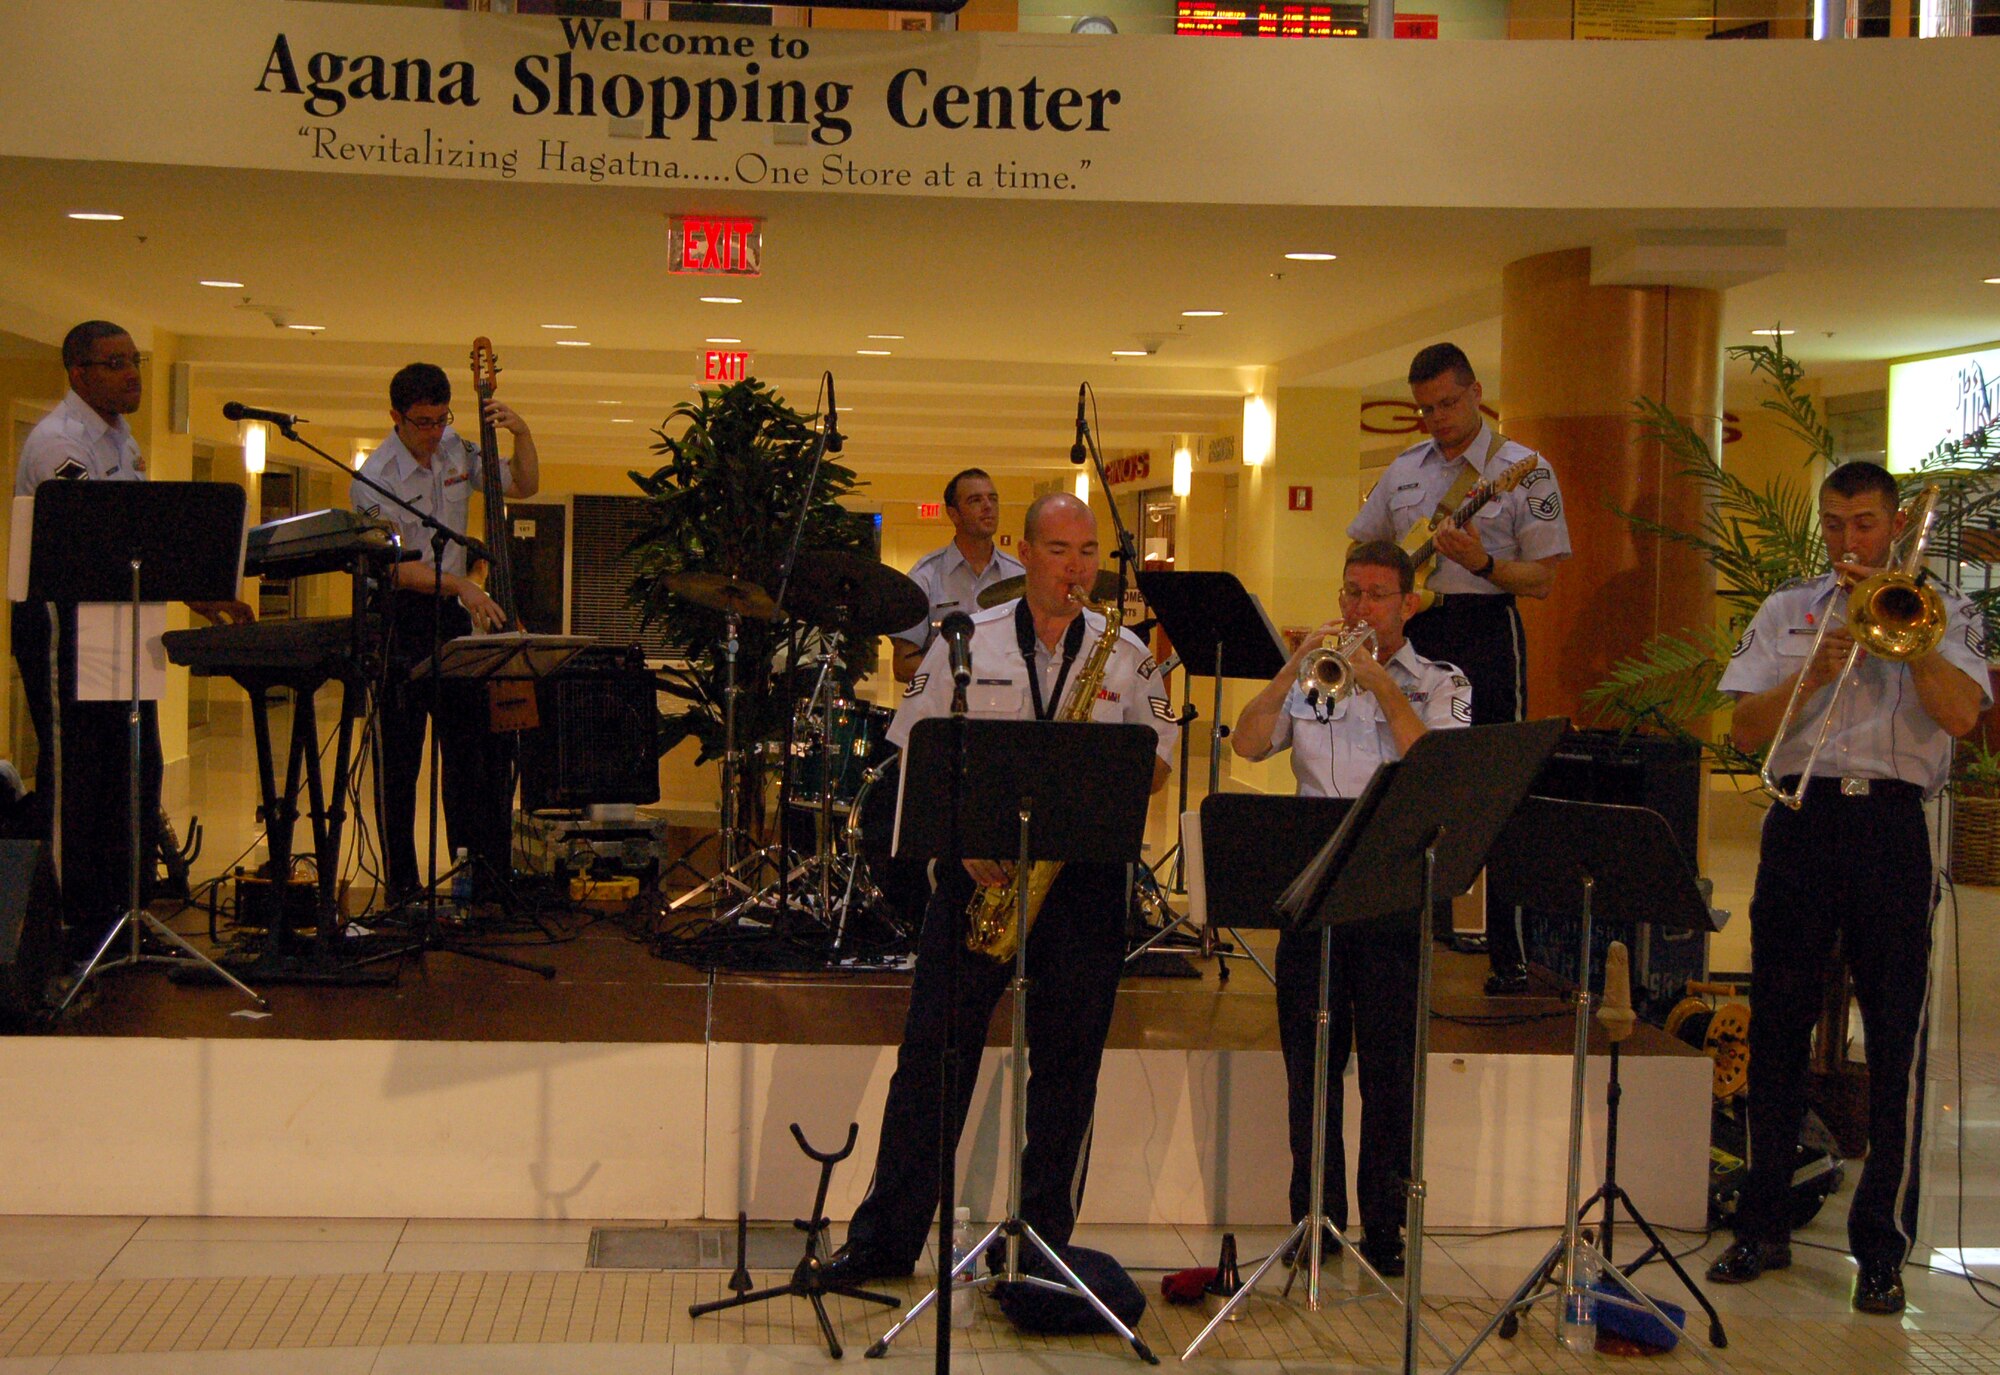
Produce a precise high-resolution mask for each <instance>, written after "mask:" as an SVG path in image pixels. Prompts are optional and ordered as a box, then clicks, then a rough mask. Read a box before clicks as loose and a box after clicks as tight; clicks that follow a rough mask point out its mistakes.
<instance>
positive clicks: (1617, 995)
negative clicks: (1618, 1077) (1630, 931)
mask: <svg viewBox="0 0 2000 1375" xmlns="http://www.w3.org/2000/svg"><path fill="white" fill-rule="evenodd" d="M1597 1020H1598V1021H1600V1022H1602V1023H1604V1030H1605V1034H1606V1035H1608V1036H1610V1037H1611V1039H1612V1040H1613V1041H1622V1040H1624V1039H1625V1038H1626V1037H1627V1036H1630V1035H1631V1034H1632V1023H1633V1021H1634V1020H1635V1019H1634V1017H1633V1015H1632V961H1631V957H1630V956H1629V955H1627V954H1626V952H1625V942H1624V941H1613V942H1611V947H1610V948H1609V949H1608V950H1606V951H1605V952H1604V1001H1603V1002H1601V1003H1599V1004H1598V1007H1597Z"/></svg>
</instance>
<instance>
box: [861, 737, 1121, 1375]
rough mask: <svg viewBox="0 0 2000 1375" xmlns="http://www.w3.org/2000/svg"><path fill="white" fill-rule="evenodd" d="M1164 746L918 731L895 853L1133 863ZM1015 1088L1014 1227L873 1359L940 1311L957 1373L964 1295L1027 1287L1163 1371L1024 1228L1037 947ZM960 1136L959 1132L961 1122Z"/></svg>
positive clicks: (978, 1251) (947, 1204)
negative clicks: (1034, 1257) (998, 1264)
mask: <svg viewBox="0 0 2000 1375" xmlns="http://www.w3.org/2000/svg"><path fill="white" fill-rule="evenodd" d="M1157 743H1158V736H1156V735H1155V734H1154V733H1153V730H1152V728H1151V727H1149V726H1143V725H1113V724H1108V723H1101V722H1092V721H978V720H971V719H968V718H966V717H963V716H953V717H935V718H930V719H926V720H922V721H919V722H917V724H916V727H915V729H914V730H912V731H911V733H910V745H909V748H908V749H907V750H905V751H904V754H903V760H904V767H903V771H902V776H901V777H902V784H901V791H900V793H899V794H898V797H897V815H896V842H895V853H896V854H897V856H898V857H899V858H900V857H908V856H914V857H918V858H935V859H936V860H937V861H938V862H939V863H940V864H956V863H958V862H959V861H960V860H961V859H995V860H1012V861H1013V862H1014V863H1015V864H1017V865H1027V864H1030V863H1034V862H1037V861H1043V860H1054V861H1070V860H1075V861H1080V862H1081V861H1087V862H1091V863H1098V864H1129V863H1133V862H1135V861H1137V860H1138V858H1139V856H1140V852H1141V850H1142V849H1143V847H1144V844H1145V835H1146V810H1147V802H1148V799H1149V796H1150V794H1151V791H1152V786H1151V785H1152V776H1153V758H1154V749H1155V747H1156V745H1157ZM1016 886H1017V888H1018V890H1019V893H1020V904H1019V907H1018V909H1017V910H1016V913H1015V917H1016V920H1018V921H1021V922H1022V929H1023V930H1025V929H1026V915H1027V907H1028V885H1027V884H1025V883H1023V884H1019V885H1016ZM961 944H962V941H961V940H956V939H955V940H953V941H952V943H951V946H952V956H953V957H952V962H951V965H950V967H949V969H948V970H947V979H946V986H947V1002H946V1005H947V1007H951V1008H953V1009H955V1007H956V1003H957V971H958V959H959V955H958V947H959V946H960V945H961ZM1009 989H1010V992H1011V994H1012V1000H1013V1032H1012V1038H1011V1040H1010V1042H1009V1044H1010V1045H1011V1047H1012V1053H1013V1067H1012V1071H1011V1074H1010V1080H1011V1084H1010V1087H1011V1089H1012V1095H1011V1096H1012V1103H1011V1109H1012V1110H1011V1112H1010V1113H1009V1118H1008V1121H1009V1135H1008V1147H1009V1153H1010V1155H1011V1156H1012V1157H1013V1162H1014V1168H1013V1171H1012V1176H1011V1178H1010V1180H1009V1182H1008V1185H1007V1216H1006V1218H1005V1219H1004V1220H1002V1221H1001V1222H998V1223H996V1224H994V1226H993V1227H992V1228H991V1229H990V1230H988V1232H987V1233H986V1235H985V1236H984V1237H982V1238H980V1240H979V1241H978V1242H977V1243H975V1244H974V1245H973V1246H971V1247H970V1248H969V1249H968V1250H967V1252H966V1254H965V1255H964V1256H962V1257H960V1258H959V1260H958V1263H957V1264H956V1265H953V1266H952V1267H951V1269H950V1270H949V1271H948V1272H947V1273H946V1274H945V1275H944V1276H943V1278H941V1279H940V1280H939V1282H938V1285H937V1286H936V1287H934V1288H933V1289H931V1291H930V1292H929V1293H927V1294H925V1295H924V1296H923V1297H922V1298H921V1299H919V1300H917V1302H916V1304H915V1305H914V1306H913V1307H912V1308H911V1309H910V1310H909V1311H908V1312H907V1313H905V1314H903V1316H902V1317H901V1318H899V1319H897V1321H896V1324H895V1326H893V1327H891V1328H890V1329H889V1330H888V1331H887V1332H885V1333H883V1334H882V1336H881V1337H880V1338H879V1339H878V1340H877V1341H876V1342H875V1343H874V1345H872V1346H870V1347H869V1348H868V1351H867V1354H868V1355H869V1356H871V1357H880V1356H882V1355H885V1354H887V1352H888V1350H889V1344H890V1343H891V1342H893V1341H895V1339H896V1337H897V1336H898V1335H899V1334H900V1333H901V1332H902V1331H903V1329H904V1328H905V1327H908V1326H909V1325H910V1324H911V1323H913V1322H915V1321H916V1320H917V1318H918V1317H920V1316H921V1315H922V1314H923V1312H924V1310H925V1309H926V1308H928V1307H930V1305H931V1304H932V1303H933V1302H935V1303H936V1304H937V1305H938V1332H937V1352H938V1356H937V1362H938V1372H939V1375H947V1372H948V1371H949V1368H950V1352H951V1304H952V1290H953V1289H955V1288H959V1287H961V1286H962V1287H964V1288H967V1289H973V1288H977V1287H979V1286H980V1285H983V1284H995V1283H1008V1284H1027V1285H1033V1286H1035V1287H1037V1288H1042V1289H1054V1290H1058V1291H1061V1292H1067V1293H1073V1294H1075V1295H1077V1296H1078V1297H1080V1298H1082V1299H1083V1300H1084V1301H1085V1302H1086V1303H1088V1304H1089V1305H1090V1306H1091V1307H1092V1308H1093V1309H1095V1310H1096V1312H1097V1315H1098V1316H1099V1317H1100V1318H1102V1319H1103V1320H1104V1322H1105V1323H1106V1324H1107V1325H1108V1326H1109V1327H1110V1328H1111V1330H1112V1331H1114V1332H1116V1333H1117V1334H1118V1335H1119V1336H1121V1337H1123V1338H1124V1339H1125V1341H1126V1342H1127V1343H1128V1344H1130V1346H1131V1348H1132V1350H1133V1352H1134V1354H1136V1355H1137V1356H1139V1358H1140V1359H1142V1360H1144V1361H1145V1362H1146V1363H1147V1364H1149V1365H1158V1364H1159V1357H1157V1356H1155V1355H1154V1354H1153V1352H1152V1350H1151V1348H1149V1347H1148V1346H1147V1345H1146V1343H1145V1341H1144V1340H1143V1339H1142V1338H1141V1337H1140V1336H1139V1334H1138V1333H1136V1332H1134V1331H1133V1330H1132V1329H1131V1328H1129V1327H1127V1326H1126V1325H1125V1324H1124V1323H1123V1322H1122V1321H1120V1320H1119V1318H1118V1316H1117V1315H1116V1314H1115V1313H1113V1312H1112V1311H1111V1310H1110V1309H1109V1308H1108V1307H1106V1306H1105V1304H1104V1301H1103V1300H1102V1299H1100V1298H1098V1297H1097V1295H1096V1294H1094V1293H1092V1292H1091V1291H1090V1287H1089V1286H1088V1285H1086V1284H1085V1283H1084V1282H1083V1281H1082V1280H1081V1279H1079V1278H1078V1277H1077V1274H1076V1272H1075V1271H1074V1270H1072V1269H1071V1268H1070V1266H1069V1263H1068V1262H1067V1261H1065V1260H1064V1259H1063V1258H1062V1257H1061V1256H1060V1255H1059V1254H1058V1253H1057V1252H1056V1250H1055V1248H1054V1247H1052V1246H1050V1245H1049V1244H1048V1242H1046V1241H1045V1240H1043V1239H1042V1237H1041V1236H1040V1235H1039V1234H1037V1233H1036V1231H1035V1229H1034V1228H1033V1227H1032V1226H1030V1225H1029V1224H1028V1223H1027V1222H1025V1221H1023V1220H1022V1218H1021V1162H1022V1158H1023V1154H1024V1152H1025V1151H1026V1149H1027V1144H1028V1133H1027V1115H1028V1078H1027V1074H1026V1066H1027V1036H1028V941H1027V940H1026V939H1025V938H1024V939H1022V940H1021V941H1020V942H1019V943H1018V945H1017V947H1016V949H1015V951H1014V978H1013V981H1012V982H1011V983H1010V984H1009ZM957 1023H958V1018H957V1015H956V1012H955V1010H954V1011H953V1012H952V1013H951V1014H950V1015H948V1016H947V1017H946V1020H945V1027H946V1040H945V1049H944V1074H943V1076H942V1078H941V1083H940V1089H939V1092H940V1095H941V1106H940V1115H941V1116H942V1115H943V1113H944V1108H943V1106H942V1104H944V1103H951V1102H955V1101H956V1100H955V1098H954V1096H953V1092H952V1090H953V1085H954V1083H955V1082H956V1077H957V1073H958V1065H957V1058H958V1047H957V1045H956V1028H957ZM944 1125H945V1126H946V1127H952V1126H953V1124H952V1123H951V1122H950V1121H949V1120H948V1119H947V1120H946V1121H945V1123H944ZM957 1135H958V1132H957V1130H956V1129H953V1130H946V1131H941V1132H940V1133H939V1161H938V1216H939V1224H938V1255H939V1257H940V1261H941V1263H942V1262H943V1261H944V1260H945V1258H948V1257H950V1255H951V1217H952V1198H953V1196H954V1194H955V1192H956V1182H955V1169H954V1163H955V1162H954V1154H955V1150H956V1146H957V1141H956V1138H957ZM1001 1238H1005V1240H1006V1243H1007V1246H1006V1251H1007V1261H1006V1265H1005V1267H1004V1268H1003V1269H1002V1270H1001V1271H1000V1272H999V1273H998V1274H986V1275H978V1276H974V1277H971V1278H964V1276H965V1275H966V1272H969V1271H972V1270H974V1269H976V1268H977V1266H978V1263H979V1258H980V1257H981V1256H982V1255H984V1254H985V1252H986V1248H987V1247H988V1246H990V1245H992V1244H993V1243H994V1242H995V1241H996V1240H999V1239H1001ZM1023 1241H1026V1242H1028V1243H1029V1244H1030V1245H1032V1246H1033V1247H1034V1248H1035V1249H1036V1250H1037V1251H1039V1252H1040V1253H1041V1254H1042V1257H1043V1259H1045V1260H1046V1261H1047V1262H1048V1263H1049V1265H1050V1266H1051V1267H1053V1268H1054V1270H1055V1272H1056V1273H1057V1274H1058V1275H1060V1276H1061V1277H1062V1278H1061V1280H1060V1281H1057V1280H1050V1279H1044V1278H1043V1277H1041V1276H1040V1275H1031V1274H1026V1273H1023V1271H1022V1270H1021V1243H1022V1242H1023Z"/></svg>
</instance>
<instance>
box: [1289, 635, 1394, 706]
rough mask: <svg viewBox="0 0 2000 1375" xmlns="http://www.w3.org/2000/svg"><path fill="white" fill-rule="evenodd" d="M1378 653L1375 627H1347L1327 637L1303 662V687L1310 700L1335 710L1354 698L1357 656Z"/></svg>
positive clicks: (1300, 682) (1301, 685) (1301, 686)
mask: <svg viewBox="0 0 2000 1375" xmlns="http://www.w3.org/2000/svg"><path fill="white" fill-rule="evenodd" d="M1374 652H1375V631H1374V628H1373V627H1371V626H1365V625H1361V626H1347V625H1343V626H1341V627H1340V629H1339V630H1338V631H1337V632H1336V633H1335V634H1332V635H1328V636H1326V637H1324V638H1323V639H1322V640H1321V642H1320V645H1319V648H1317V649H1314V650H1312V651H1310V652H1308V653H1307V655H1306V657H1305V658H1303V659H1301V660H1299V687H1300V689H1301V690H1302V691H1303V692H1304V693H1305V694H1306V700H1307V701H1308V702H1313V703H1315V704H1316V705H1318V706H1320V707H1322V708H1332V707H1333V706H1335V705H1337V704H1338V703H1340V702H1342V701H1344V700H1345V699H1347V698H1348V697H1351V696H1353V695H1354V665H1353V659H1354V656H1355V655H1356V654H1361V653H1368V654H1373V653H1374Z"/></svg>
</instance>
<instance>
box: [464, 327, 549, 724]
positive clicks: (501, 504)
mask: <svg viewBox="0 0 2000 1375" xmlns="http://www.w3.org/2000/svg"><path fill="white" fill-rule="evenodd" d="M499 381H500V360H499V358H498V357H496V356H495V354H494V352H493V341H492V340H490V339H488V338H487V337H486V336H485V335H483V334H482V335H480V336H479V337H478V338H477V339H474V340H473V341H472V390H473V391H474V393H476V394H477V395H478V397H479V453H480V463H479V473H480V494H481V495H482V496H483V497H484V498H485V500H486V553H487V562H486V580H485V586H486V595H487V596H489V597H491V598H492V599H493V600H494V601H495V602H496V603H498V605H499V607H500V612H501V615H502V618H503V619H502V621H501V624H502V626H503V627H504V628H505V629H507V630H521V629H524V627H523V626H522V624H521V616H520V611H519V608H518V607H517V606H516V605H515V601H514V569H513V557H512V555H511V553H510V552H509V550H508V533H509V532H508V529H507V493H506V490H505V489H504V488H503V487H502V485H501V482H500V444H499V436H498V435H497V434H496V433H495V432H494V428H493V421H492V420H491V419H489V418H488V416H487V414H486V403H487V402H489V401H491V400H492V399H493V394H494V393H495V392H496V391H498V390H499ZM486 709H487V724H488V726H489V727H491V728H492V729H493V730H496V731H523V730H534V729H536V728H537V727H538V726H540V725H541V724H542V719H541V712H540V710H539V708H538V707H537V705H536V701H535V685H534V684H533V683H532V682H527V681H523V680H519V679H514V680H508V679H496V680H495V681H493V682H490V683H488V684H487V685H486Z"/></svg>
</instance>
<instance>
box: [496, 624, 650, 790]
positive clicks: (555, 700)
mask: <svg viewBox="0 0 2000 1375" xmlns="http://www.w3.org/2000/svg"><path fill="white" fill-rule="evenodd" d="M579 657H580V658H581V657H583V656H579ZM536 691H537V694H538V699H539V704H540V707H541V714H542V728H541V729H540V730H532V731H528V732H525V733H524V734H523V735H522V736H521V807H522V810H524V811H530V812H539V811H550V810H555V809H559V808H564V809H566V808H579V807H588V806H592V805H593V804H597V803H608V802H634V803H639V802H657V801H659V798H660V751H659V734H660V709H659V705H658V702H657V694H658V689H657V688H655V686H654V684H653V675H652V674H651V673H649V672H647V671H646V669H645V667H644V666H643V664H641V665H640V666H639V667H637V668H633V667H630V666H629V661H626V660H623V659H620V660H618V661H615V662H605V661H603V660H600V659H592V660H589V661H587V662H586V663H584V664H583V665H582V666H581V667H579V668H577V669H575V670H571V669H569V668H565V669H564V671H563V672H561V673H559V674H556V675H554V676H553V677H549V678H545V679H543V680H542V681H541V682H540V683H539V684H537V687H536Z"/></svg>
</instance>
